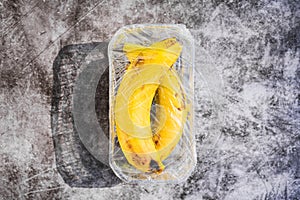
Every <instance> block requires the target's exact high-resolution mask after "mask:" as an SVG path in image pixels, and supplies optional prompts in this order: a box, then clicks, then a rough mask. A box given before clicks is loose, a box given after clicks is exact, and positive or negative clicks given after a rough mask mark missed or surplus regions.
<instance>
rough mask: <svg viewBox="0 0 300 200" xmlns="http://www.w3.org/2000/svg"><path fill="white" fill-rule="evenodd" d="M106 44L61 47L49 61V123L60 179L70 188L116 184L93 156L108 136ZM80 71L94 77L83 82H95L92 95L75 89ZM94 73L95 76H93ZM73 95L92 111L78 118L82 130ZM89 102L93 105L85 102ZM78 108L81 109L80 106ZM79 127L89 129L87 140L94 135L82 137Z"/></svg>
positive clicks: (111, 173) (112, 174) (115, 180)
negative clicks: (93, 127) (54, 57)
mask: <svg viewBox="0 0 300 200" xmlns="http://www.w3.org/2000/svg"><path fill="white" fill-rule="evenodd" d="M107 44H108V43H88V44H78V45H69V46H65V47H63V48H62V49H61V50H60V52H59V54H58V55H57V57H56V59H55V61H54V63H53V91H52V92H53V93H52V107H51V126H52V134H53V142H54V148H55V155H56V165H57V169H58V171H59V173H60V174H61V176H62V178H63V179H64V181H65V182H66V183H67V184H68V185H70V186H71V187H85V188H101V187H111V186H114V185H116V184H118V183H120V180H119V179H118V178H117V177H116V176H115V174H114V173H113V171H112V170H111V168H110V167H109V166H108V165H107V164H108V163H106V164H104V163H105V162H100V161H99V160H101V158H100V157H99V155H96V154H97V149H96V148H97V147H99V143H98V142H97V141H100V140H101V139H105V141H108V138H107V137H108V135H109V132H108V131H109V117H108V114H109V113H108V111H109V104H108V98H109V96H108V89H109V82H108V80H109V73H108V60H107V53H106V52H107ZM97 69H99V70H101V71H102V72H101V73H100V74H99V73H98V74H97V73H93V72H97ZM89 70H92V71H89ZM93 70H94V71H93ZM84 73H85V75H87V76H86V78H85V80H88V78H89V77H88V76H91V77H90V80H94V82H92V81H90V82H86V83H88V84H93V83H94V84H95V83H96V84H97V85H91V86H93V87H94V88H95V90H96V91H94V94H92V95H89V93H86V94H85V93H84V91H82V92H83V93H80V90H78V88H79V86H78V85H80V84H78V81H80V78H79V77H80V75H81V74H84ZM96 75H98V76H99V77H95V76H96ZM78 79H79V80H78ZM95 80H96V81H97V82H95ZM76 82H77V83H76ZM82 88H86V89H87V90H89V89H90V88H91V87H90V85H85V86H84V87H81V89H82ZM74 91H75V92H76V91H77V94H80V95H81V96H77V97H76V95H74ZM78 91H79V92H78ZM91 91H92V90H91ZM74 96H75V98H74ZM78 97H79V98H78ZM76 98H77V99H79V100H80V99H81V100H82V98H85V100H86V104H87V107H88V108H89V112H93V111H94V113H93V115H88V116H89V117H90V116H91V119H90V118H89V119H86V118H84V119H83V120H80V122H82V121H84V123H83V125H84V126H85V127H84V128H86V129H84V128H83V129H82V126H83V125H82V124H80V123H75V121H76V120H74V115H76V112H74V108H75V109H77V108H76V106H75V107H74V104H76ZM74 99H75V100H74ZM74 102H75V103H74ZM91 102H92V103H94V105H88V104H89V103H90V104H91ZM77 103H78V102H77ZM86 104H85V103H83V104H78V105H79V106H80V105H86ZM79 108H80V109H84V107H79ZM80 109H79V110H80ZM77 110H78V109H77ZM77 114H80V113H77ZM82 116H84V113H82ZM77 121H78V119H77ZM95 121H96V125H97V126H98V127H97V130H95V131H94V130H91V127H92V126H91V125H94V126H95V123H94V122H95ZM92 123H94V124H92ZM98 129H99V130H102V132H103V134H102V136H103V135H105V137H106V138H101V137H99V134H98V132H97V131H98ZM82 130H88V131H89V132H87V133H85V136H87V137H88V138H89V139H91V138H95V140H92V141H90V140H85V138H83V136H82V134H83V133H82ZM100 135H101V134H100ZM85 136H84V137H85ZM95 141H96V142H95ZM100 142H101V141H100ZM102 142H103V141H102ZM104 150H105V151H106V152H108V144H107V146H105V147H104ZM105 151H104V152H105ZM100 155H101V154H100ZM97 156H98V158H97ZM107 156H108V155H107ZM106 159H107V158H105V159H104V160H106ZM101 161H102V160H101Z"/></svg>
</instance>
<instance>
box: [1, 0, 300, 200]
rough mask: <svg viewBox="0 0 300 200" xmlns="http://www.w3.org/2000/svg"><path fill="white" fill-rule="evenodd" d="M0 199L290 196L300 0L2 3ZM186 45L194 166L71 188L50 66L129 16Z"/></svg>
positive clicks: (298, 108)
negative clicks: (192, 62)
mask: <svg viewBox="0 0 300 200" xmlns="http://www.w3.org/2000/svg"><path fill="white" fill-rule="evenodd" d="M0 15H1V21H0V24H1V26H0V32H1V33H0V34H1V44H0V45H1V46H0V47H1V48H0V51H1V54H0V56H1V57H0V90H1V92H0V199H128V198H130V199H300V189H299V188H300V128H299V123H300V122H299V119H300V105H299V104H300V103H299V98H300V95H299V90H300V88H299V87H300V66H299V65H300V63H299V54H300V49H299V48H300V35H299V33H300V24H299V21H300V2H299V1H298V0H281V1H280V0H279V1H256V0H252V1H249V2H246V1H235V0H231V1H230V0H228V1H225V2H221V1H217V0H215V1H179V0H174V1H173V0H169V1H160V0H153V1H147V0H145V1H133V0H132V1H129V0H126V1H125V0H123V1H116V0H112V1H108V0H106V1H88V2H85V1H79V0H78V1H76V0H69V1H48V0H45V1H38V0H31V1H29V0H14V1H8V0H7V1H5V0H1V1H0ZM146 22H147V23H183V24H185V25H186V26H187V27H188V28H189V29H190V31H191V33H192V35H193V36H194V38H195V42H196V57H197V59H196V74H195V86H196V94H195V99H196V111H195V112H196V113H195V115H196V139H197V157H198V165H197V168H196V170H195V172H194V173H193V174H192V176H191V177H190V178H189V180H188V181H186V182H185V183H182V184H177V185H164V186H161V185H151V186H138V185H126V184H121V185H118V186H114V187H112V188H91V189H87V188H72V187H70V186H69V185H67V184H65V183H64V181H63V179H62V178H61V176H60V174H59V173H58V171H57V168H56V163H55V154H54V145H53V140H52V132H51V124H50V110H51V93H52V92H51V91H52V85H53V70H52V64H53V61H54V59H55V57H56V56H57V54H58V52H59V50H60V49H61V48H62V47H63V46H65V45H69V44H80V43H90V42H102V41H109V40H110V38H111V37H112V35H113V34H114V33H115V32H116V30H118V29H119V28H120V27H122V26H123V25H126V24H133V23H146Z"/></svg>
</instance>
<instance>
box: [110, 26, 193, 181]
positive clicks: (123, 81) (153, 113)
mask: <svg viewBox="0 0 300 200" xmlns="http://www.w3.org/2000/svg"><path fill="white" fill-rule="evenodd" d="M108 57H109V69H110V149H109V151H110V153H109V163H110V166H111V168H112V169H113V171H114V172H115V174H116V175H117V176H118V177H119V178H120V179H122V180H123V181H125V182H140V181H143V180H148V181H149V180H150V181H171V182H181V181H184V180H186V179H187V178H188V177H189V175H190V174H191V172H192V170H193V169H194V167H195V165H196V153H195V139H194V130H193V118H194V117H193V115H194V113H193V98H194V87H193V85H194V79H193V73H194V43H193V38H192V36H191V34H190V33H189V31H188V30H187V29H186V28H185V26H183V25H159V24H158V25H150V24H145V25H130V26H126V27H123V28H121V29H120V30H119V31H118V32H117V33H116V34H115V35H114V36H113V38H112V40H111V42H110V43H109V46H108Z"/></svg>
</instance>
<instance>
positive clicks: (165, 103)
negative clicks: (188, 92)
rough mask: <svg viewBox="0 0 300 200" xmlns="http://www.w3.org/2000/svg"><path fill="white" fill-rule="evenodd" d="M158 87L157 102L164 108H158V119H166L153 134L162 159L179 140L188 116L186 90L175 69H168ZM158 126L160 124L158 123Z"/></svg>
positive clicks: (159, 120)
mask: <svg viewBox="0 0 300 200" xmlns="http://www.w3.org/2000/svg"><path fill="white" fill-rule="evenodd" d="M160 82H161V85H160V86H159V87H158V91H157V96H156V104H158V105H159V106H160V107H162V108H163V109H157V113H156V117H157V121H158V122H161V121H163V120H165V122H164V124H163V126H162V127H160V128H157V129H158V131H157V132H156V133H154V135H153V141H154V143H155V148H156V150H157V151H158V152H159V154H160V160H161V161H163V160H165V159H166V158H167V157H168V156H169V155H170V154H171V152H172V151H173V149H174V148H175V146H176V144H177V143H178V142H179V140H180V138H181V136H182V131H183V126H184V124H185V121H186V117H187V106H186V105H185V102H186V101H185V98H186V97H185V92H184V91H183V88H182V87H181V85H182V84H181V82H180V78H179V77H178V75H177V72H176V71H175V70H173V69H172V70H168V72H167V74H166V75H165V76H163V78H162V79H161V81H160ZM157 126H160V124H158V125H157Z"/></svg>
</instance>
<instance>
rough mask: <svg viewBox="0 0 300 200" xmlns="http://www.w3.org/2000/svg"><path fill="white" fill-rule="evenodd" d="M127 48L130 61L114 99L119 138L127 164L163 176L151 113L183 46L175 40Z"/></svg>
mask: <svg viewBox="0 0 300 200" xmlns="http://www.w3.org/2000/svg"><path fill="white" fill-rule="evenodd" d="M131 47H132V45H131V44H127V45H125V46H124V51H125V52H126V56H127V57H128V60H129V61H130V64H129V66H128V67H127V71H126V72H125V74H124V76H123V79H122V81H121V83H120V86H119V88H118V91H117V95H116V98H115V109H114V110H115V114H114V116H115V123H116V132H117V137H118V140H119V143H120V146H121V149H122V151H123V153H124V155H125V157H126V159H127V161H128V162H129V163H130V164H131V165H133V166H134V167H135V168H137V169H139V170H141V171H143V172H155V173H160V172H161V171H162V170H163V169H164V165H163V163H162V161H161V156H160V154H159V153H158V151H157V149H156V146H155V143H154V142H153V133H152V130H151V121H150V109H151V104H152V101H153V98H154V96H155V93H156V90H157V88H158V86H159V85H160V79H161V77H162V76H164V75H165V74H167V73H168V71H169V68H170V67H171V66H172V65H173V64H174V63H175V62H176V60H177V58H178V57H179V55H180V52H181V49H182V47H181V45H180V44H179V43H178V42H177V41H176V39H175V38H170V39H166V40H163V41H160V42H157V43H154V44H152V45H151V46H150V47H143V46H139V47H138V49H137V48H131Z"/></svg>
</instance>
